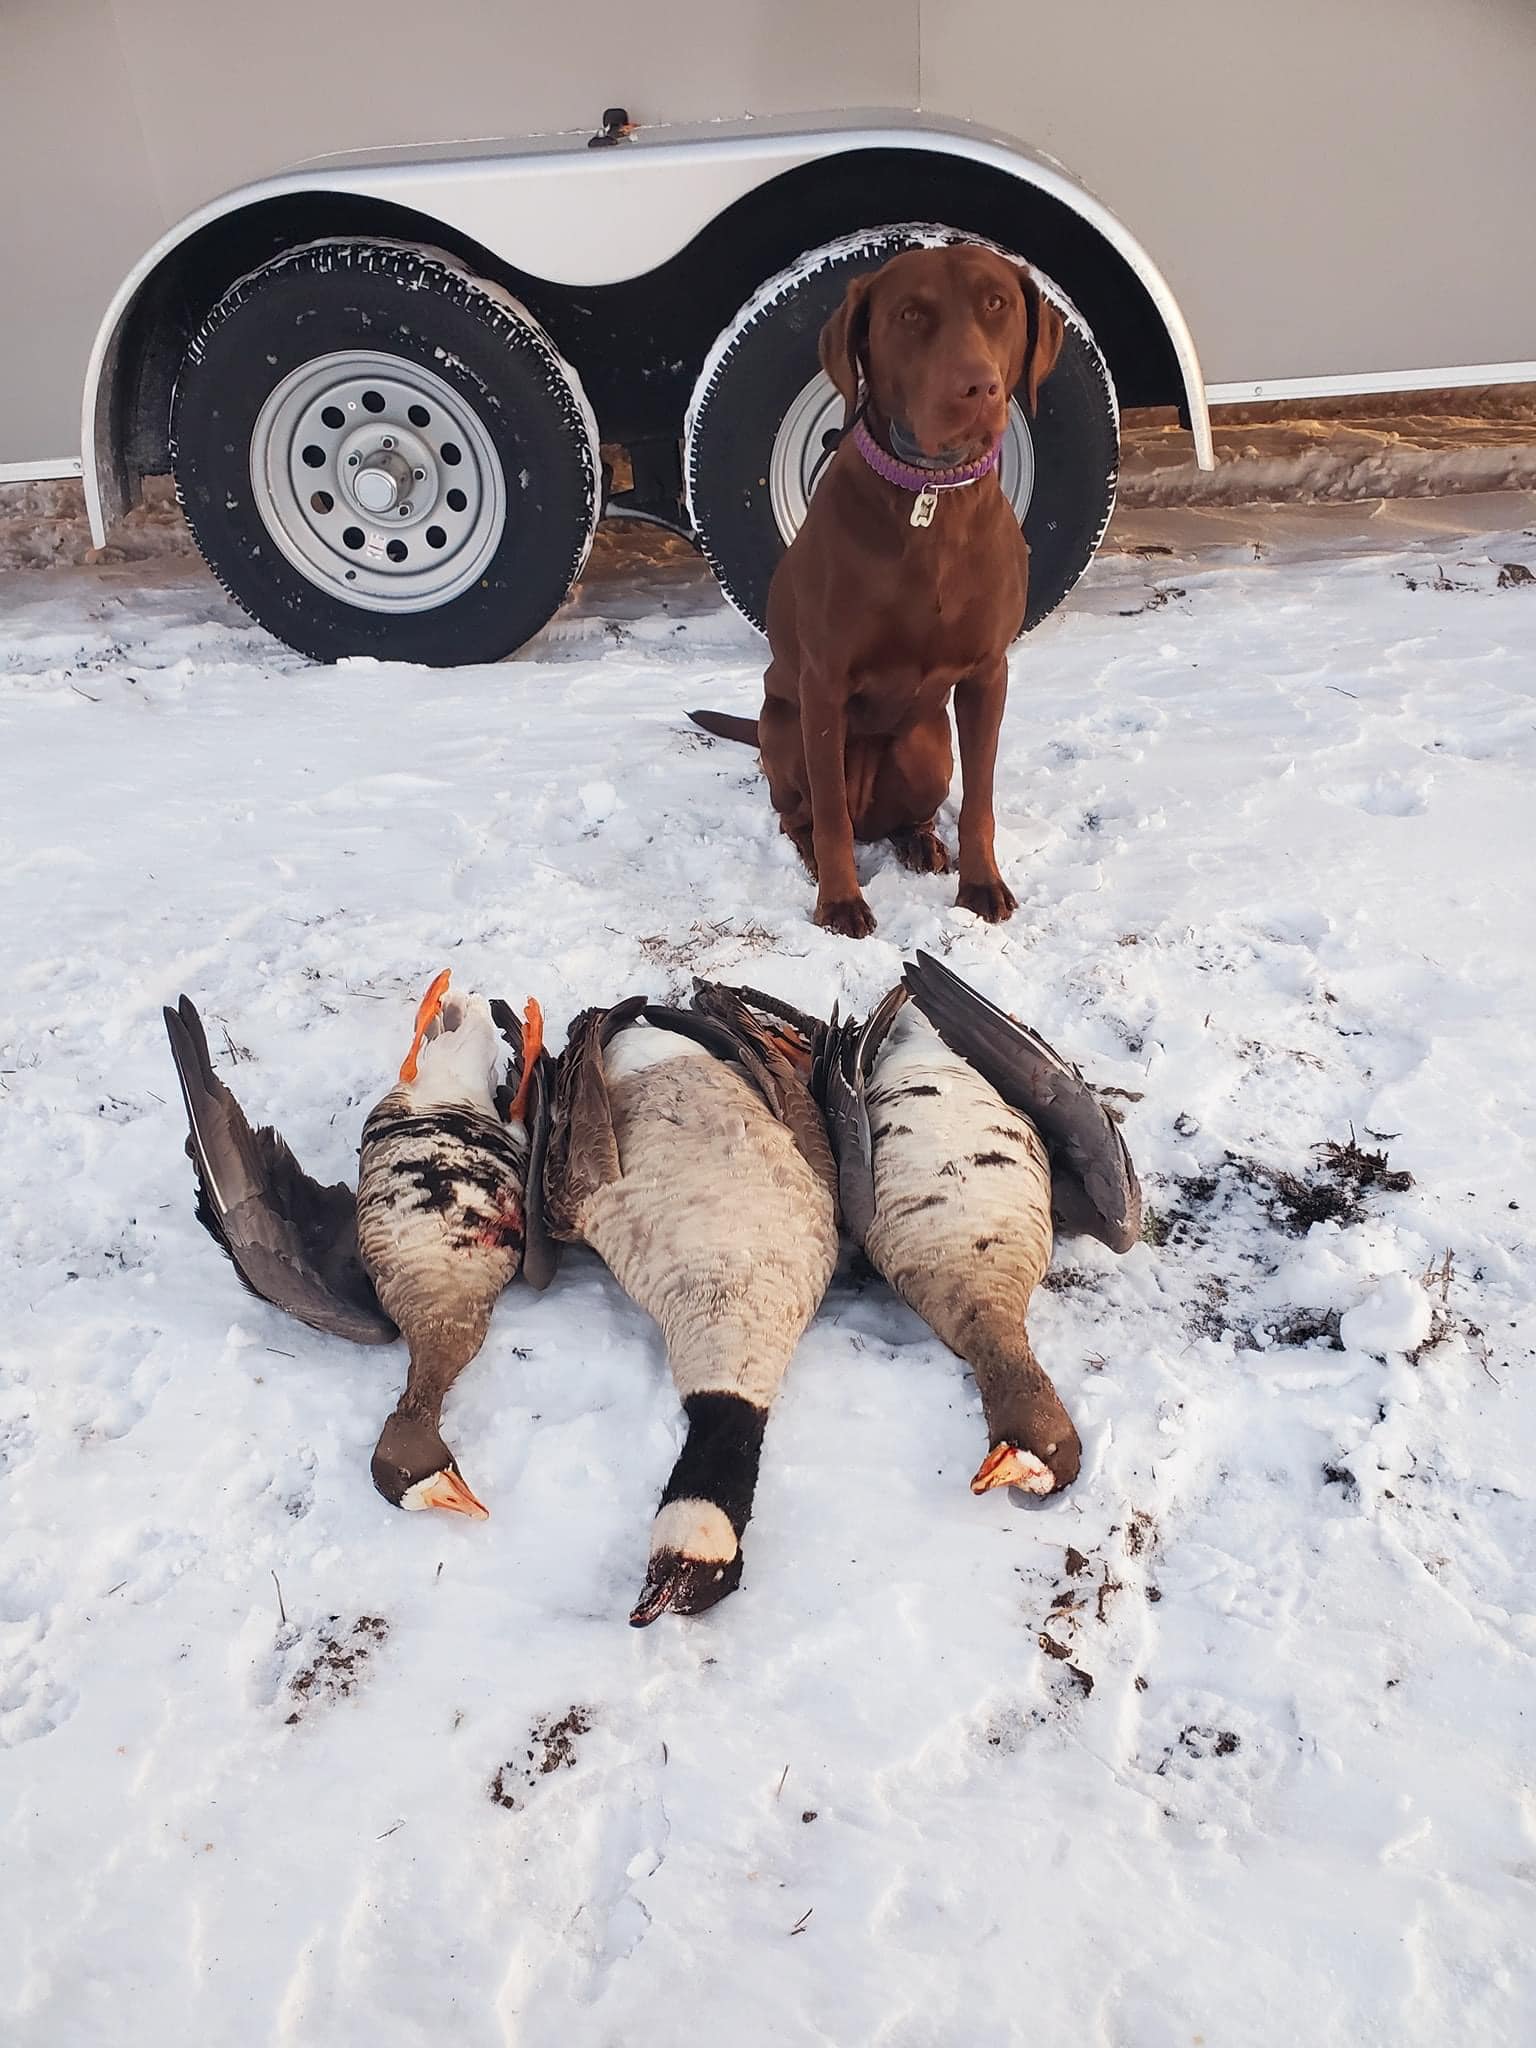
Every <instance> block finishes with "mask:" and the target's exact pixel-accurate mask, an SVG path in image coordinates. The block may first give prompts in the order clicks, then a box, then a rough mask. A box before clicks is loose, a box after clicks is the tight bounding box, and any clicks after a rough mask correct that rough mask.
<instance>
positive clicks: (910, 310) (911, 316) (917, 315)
mask: <svg viewBox="0 0 1536 2048" xmlns="http://www.w3.org/2000/svg"><path fill="white" fill-rule="evenodd" d="M901 317H902V319H903V320H905V321H906V322H907V324H908V326H910V325H911V324H912V323H913V322H914V321H917V320H921V319H922V317H923V310H922V308H921V306H903V307H902V309H901Z"/></svg>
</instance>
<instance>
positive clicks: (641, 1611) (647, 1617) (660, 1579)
mask: <svg viewBox="0 0 1536 2048" xmlns="http://www.w3.org/2000/svg"><path fill="white" fill-rule="evenodd" d="M740 1584H741V1541H740V1539H739V1537H738V1536H737V1534H736V1530H735V1528H734V1526H733V1524H732V1522H731V1518H730V1516H729V1515H727V1514H726V1512H725V1510H724V1509H723V1508H719V1507H717V1506H716V1505H715V1503H714V1502H713V1501H708V1500H672V1501H668V1502H667V1504H666V1506H665V1507H664V1508H662V1510H661V1511H660V1513H659V1514H658V1515H657V1517H656V1520H655V1523H654V1525H653V1527H652V1531H651V1556H650V1563H649V1564H648V1565H647V1567H646V1573H645V1584H644V1585H643V1586H642V1587H641V1589H640V1598H639V1599H638V1600H637V1601H636V1602H635V1605H634V1608H633V1610H632V1611H631V1613H630V1617H629V1625H630V1627H631V1628H648V1627H649V1626H650V1624H651V1623H652V1622H653V1621H654V1620H655V1619H656V1617H657V1616H658V1615H659V1614H665V1613H666V1612H667V1610H668V1609H669V1608H670V1609H671V1611H672V1612H673V1613H674V1614H702V1613H703V1612H704V1610H705V1609H706V1608H707V1607H713V1606H714V1605H715V1603H716V1601H717V1600H723V1599H724V1598H725V1596H726V1595H727V1594H728V1593H734V1592H735V1590H736V1588H737V1587H738V1586H739V1585H740Z"/></svg>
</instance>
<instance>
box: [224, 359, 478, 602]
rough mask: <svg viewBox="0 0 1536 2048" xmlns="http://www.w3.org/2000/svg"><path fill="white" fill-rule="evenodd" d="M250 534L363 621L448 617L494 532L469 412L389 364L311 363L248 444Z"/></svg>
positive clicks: (444, 388)
mask: <svg viewBox="0 0 1536 2048" xmlns="http://www.w3.org/2000/svg"><path fill="white" fill-rule="evenodd" d="M251 488H252V490H253V492H254V493H255V497H256V507H257V510H258V511H259V512H260V514H261V517H262V522H263V524H264V525H265V526H266V529H267V531H268V533H270V534H271V536H272V539H273V541H274V542H275V543H276V545H277V547H278V548H279V549H280V550H281V552H282V553H283V555H284V556H285V557H286V559H287V560H288V561H289V562H290V563H292V565H293V567H294V568H295V569H297V570H298V571H299V573H300V575H301V576H304V577H307V578H308V580H309V581H310V582H311V583H313V584H315V585H317V586H318V588H320V589H321V590H323V591H325V592H326V594H327V595H328V596H330V597H335V598H339V599H340V600H341V602H342V603H343V604H350V605H356V606H357V607H358V609H359V610H360V611H369V612H423V611H431V610H433V609H434V608H435V607H436V606H438V605H444V604H447V603H448V602H449V601H450V600H451V599H452V598H455V597H457V596H458V595H459V594H460V593H461V592H462V591H465V590H467V589H468V588H469V587H470V585H471V584H473V583H474V582H475V581H476V579H477V578H478V577H479V576H480V575H481V574H482V573H483V571H484V569H485V567H486V564H487V563H488V562H489V561H490V559H491V557H492V556H493V555H494V554H495V552H496V549H497V547H498V546H499V544H500V541H501V535H502V529H503V527H504V526H505V524H506V516H507V491H506V480H505V478H504V477H503V475H502V468H501V461H500V458H499V457H498V455H497V453H496V449H495V447H494V445H493V444H492V441H491V438H490V435H489V434H488V433H487V432H486V430H485V427H484V425H483V424H482V423H481V420H480V417H479V415H478V414H477V413H476V412H475V410H474V408H473V406H471V405H470V404H468V403H467V401H466V400H465V399H464V397H463V396H462V394H461V393H459V392H457V391H455V390H454V389H453V387H452V386H451V385H449V384H447V383H445V382H444V381H443V379H442V378H441V377H439V376H437V375H436V374H435V373H434V372H433V371H431V370H428V369H425V368H423V367H422V366H421V365H419V364H417V363H412V362H409V361H407V360H406V359H405V358H404V357H401V356H389V355H383V354H380V353H377V352H375V351H373V350H369V349H351V350H346V351H344V352H342V353H339V354H336V355H328V356H316V357H315V359H314V361H313V362H308V363H305V364H303V365H301V367H300V368H299V369H297V370H294V371H292V372H291V373H290V374H289V375H288V376H287V377H285V378H284V379H283V381H282V383H281V384H279V385H278V386H277V388H276V390H275V391H273V393H272V394H271V396H270V397H269V398H268V400H267V402H266V404H265V405H264V406H263V407H262V408H261V411H260V413H259V414H258V415H257V419H256V425H255V427H254V428H253V429H252V432H251Z"/></svg>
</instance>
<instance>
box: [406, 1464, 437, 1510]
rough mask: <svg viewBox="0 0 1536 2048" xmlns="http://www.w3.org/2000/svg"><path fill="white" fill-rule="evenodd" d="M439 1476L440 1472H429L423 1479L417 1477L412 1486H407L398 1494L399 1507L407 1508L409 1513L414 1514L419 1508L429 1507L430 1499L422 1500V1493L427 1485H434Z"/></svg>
mask: <svg viewBox="0 0 1536 2048" xmlns="http://www.w3.org/2000/svg"><path fill="white" fill-rule="evenodd" d="M441 1476H442V1475H441V1473H438V1472H429V1473H428V1474H427V1476H426V1478H425V1479H418V1480H417V1482H416V1484H415V1485H414V1486H408V1487H407V1488H406V1489H405V1491H404V1493H402V1494H401V1496H400V1505H401V1507H403V1508H405V1509H407V1510H408V1511H409V1512H410V1513H411V1514H415V1513H416V1512H417V1511H418V1510H419V1509H421V1508H430V1507H431V1505H432V1503H431V1501H429V1500H423V1499H422V1495H423V1494H424V1493H425V1492H426V1490H427V1488H428V1487H429V1486H432V1485H435V1484H436V1482H437V1480H438V1479H440V1478H441Z"/></svg>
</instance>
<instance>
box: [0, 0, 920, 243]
mask: <svg viewBox="0 0 1536 2048" xmlns="http://www.w3.org/2000/svg"><path fill="white" fill-rule="evenodd" d="M3 5H4V0H0V6H3ZM113 11H114V12H115V14H116V16H117V21H118V26H119V29H120V32H121V37H122V42H123V47H124V49H125V50H126V52H127V53H128V70H129V78H130V80H131V84H132V90H133V94H134V99H135V102H136V104H137V106H138V109H139V112H140V114H141V115H142V117H143V121H144V126H145V130H146V133H147V135H148V138H149V149H150V154H151V158H152V160H153V164H154V174H155V181H156V187H157V190H158V193H159V196H160V198H161V199H162V201H163V202H164V204H165V205H166V207H167V208H168V209H170V211H171V213H172V215H173V217H179V216H180V215H181V214H183V213H185V212H187V211H188V210H189V209H190V208H191V207H192V206H194V205H196V204H197V203H198V202H199V201H201V200H203V199H206V198H208V197H210V196H211V195H212V194H213V193H215V192H218V191H220V190H222V189H223V188H224V187H226V186H229V185H234V184H241V183H244V182H245V181H246V180H247V179H249V178H254V177H258V176H261V175H262V174H264V173H266V172H270V171H276V170H284V169H287V168H288V167H290V166H291V165H292V164H294V163H296V162H297V161H298V160H299V159H300V158H302V157H306V156H319V155H322V154H324V153H326V152H328V151H331V150H340V149H361V148H368V149H377V148H382V147H385V146H387V145H388V144H389V143H391V142H431V141H437V140H444V139H462V138H464V137H467V136H491V135H527V134H534V133H538V132H541V131H547V130H550V129H561V128H583V127H591V128H595V127H596V126H597V125H598V121H599V118H600V116H601V114H602V110H603V108H604V107H605V106H610V105H620V106H627V107H628V108H629V110H630V112H631V114H632V115H634V117H635V119H636V120H639V121H646V122H653V121H689V120H711V119H715V118H717V117H723V116H728V115H731V114H743V113H753V114H761V113H775V112H790V111H796V110H800V109H805V110H810V109H815V108H818V107H828V106H833V107H835V106H845V105H846V106H858V105H864V106H911V105H912V104H913V102H914V101H915V99H916V96H917V0H563V4H555V0H366V4H364V0H350V4H345V5H342V4H337V0H113ZM231 87H232V88H233V89H234V91H235V92H236V94H237V95H238V98H237V100H236V103H235V104H234V105H233V106H231V105H230V103H229V101H228V99H227V97H226V94H227V91H228V89H229V88H231Z"/></svg>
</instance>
